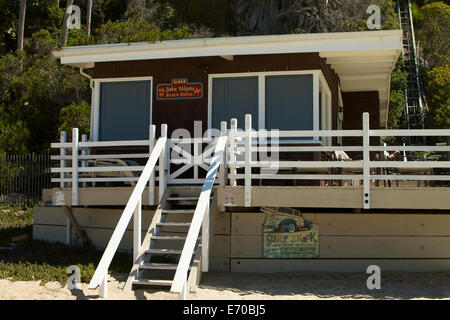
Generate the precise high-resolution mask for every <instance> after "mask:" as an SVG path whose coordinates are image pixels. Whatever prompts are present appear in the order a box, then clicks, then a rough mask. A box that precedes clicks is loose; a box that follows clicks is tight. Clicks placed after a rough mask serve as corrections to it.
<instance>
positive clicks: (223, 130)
mask: <svg viewBox="0 0 450 320" xmlns="http://www.w3.org/2000/svg"><path fill="white" fill-rule="evenodd" d="M227 131H228V130H227V122H226V121H222V122H221V123H220V133H221V136H226V135H227V134H228V132H227ZM226 160H227V147H226V146H225V150H224V152H223V153H222V159H221V160H220V169H219V170H220V185H221V186H225V185H226V184H227V178H228V177H227V174H226V171H227V167H226V163H225V162H226Z"/></svg>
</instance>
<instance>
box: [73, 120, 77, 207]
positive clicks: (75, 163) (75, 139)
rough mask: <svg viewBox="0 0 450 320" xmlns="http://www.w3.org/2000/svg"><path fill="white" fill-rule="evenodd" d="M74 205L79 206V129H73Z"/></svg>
mask: <svg viewBox="0 0 450 320" xmlns="http://www.w3.org/2000/svg"><path fill="white" fill-rule="evenodd" d="M72 205H73V206H77V205H78V128H73V129H72Z"/></svg>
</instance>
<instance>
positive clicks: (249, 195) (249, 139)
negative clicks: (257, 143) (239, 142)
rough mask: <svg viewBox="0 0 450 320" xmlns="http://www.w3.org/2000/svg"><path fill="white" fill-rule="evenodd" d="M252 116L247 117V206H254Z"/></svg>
mask: <svg viewBox="0 0 450 320" xmlns="http://www.w3.org/2000/svg"><path fill="white" fill-rule="evenodd" d="M251 147H252V115H251V114H246V115H245V206H246V207H251V205H252V167H251V161H252V150H251Z"/></svg>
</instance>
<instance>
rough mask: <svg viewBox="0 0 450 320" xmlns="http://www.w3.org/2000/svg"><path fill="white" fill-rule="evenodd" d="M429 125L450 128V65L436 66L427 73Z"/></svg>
mask: <svg viewBox="0 0 450 320" xmlns="http://www.w3.org/2000/svg"><path fill="white" fill-rule="evenodd" d="M426 93H427V101H428V108H429V112H428V114H427V119H426V120H427V127H428V128H436V129H450V67H449V66H448V65H447V66H443V67H439V68H434V69H432V70H430V71H429V72H428V73H427V86H426Z"/></svg>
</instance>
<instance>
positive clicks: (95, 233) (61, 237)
mask: <svg viewBox="0 0 450 320" xmlns="http://www.w3.org/2000/svg"><path fill="white" fill-rule="evenodd" d="M83 230H84V231H85V232H86V234H87V236H88V238H89V240H91V243H92V245H93V246H94V247H95V248H96V249H105V248H106V245H107V244H108V242H109V240H110V238H111V235H112V233H113V231H114V229H103V228H83ZM145 233H146V231H143V232H142V236H145ZM33 239H35V240H45V241H50V242H56V241H57V242H62V243H64V242H65V239H66V229H65V226H47V225H33ZM132 249H133V231H131V230H127V231H125V234H124V236H123V239H122V241H121V242H120V245H119V250H120V251H127V252H130V253H131V251H132Z"/></svg>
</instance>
